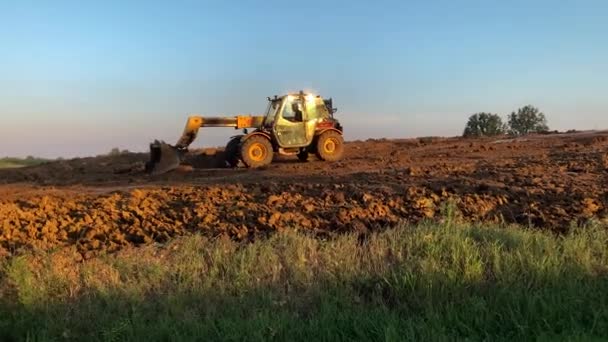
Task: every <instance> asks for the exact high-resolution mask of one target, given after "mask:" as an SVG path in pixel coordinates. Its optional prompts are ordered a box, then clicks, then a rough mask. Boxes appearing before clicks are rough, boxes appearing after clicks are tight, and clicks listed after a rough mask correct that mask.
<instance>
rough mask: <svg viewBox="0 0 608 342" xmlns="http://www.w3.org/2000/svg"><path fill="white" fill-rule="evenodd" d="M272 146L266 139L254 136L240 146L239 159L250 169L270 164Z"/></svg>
mask: <svg viewBox="0 0 608 342" xmlns="http://www.w3.org/2000/svg"><path fill="white" fill-rule="evenodd" d="M272 155H273V151H272V144H271V143H270V140H268V139H267V138H266V137H263V136H260V135H254V136H252V137H250V138H247V140H245V141H244V142H243V143H242V144H241V159H242V160H243V163H245V165H247V167H250V168H257V167H262V166H266V165H269V164H270V163H272Z"/></svg>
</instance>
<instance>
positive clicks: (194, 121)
mask: <svg viewBox="0 0 608 342" xmlns="http://www.w3.org/2000/svg"><path fill="white" fill-rule="evenodd" d="M263 122H264V117H263V116H251V115H239V116H233V117H202V116H198V115H193V116H190V117H189V118H188V121H187V122H186V127H185V128H184V132H183V133H182V136H181V137H180V138H179V140H178V141H177V144H175V147H177V148H179V149H186V148H188V146H190V144H192V142H193V141H194V140H195V139H196V136H197V134H198V130H199V129H200V128H201V127H234V128H235V129H243V128H252V127H260V126H262V123H263Z"/></svg>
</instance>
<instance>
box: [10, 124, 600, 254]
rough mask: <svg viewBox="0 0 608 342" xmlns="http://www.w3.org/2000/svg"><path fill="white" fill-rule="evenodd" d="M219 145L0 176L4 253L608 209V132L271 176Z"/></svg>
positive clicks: (539, 222)
mask: <svg viewBox="0 0 608 342" xmlns="http://www.w3.org/2000/svg"><path fill="white" fill-rule="evenodd" d="M222 153H223V152H222V151H221V150H215V149H206V150H201V151H196V152H195V153H192V154H191V155H190V156H189V160H188V162H189V164H190V166H189V167H187V166H186V167H182V168H180V169H179V170H176V171H174V172H172V173H170V174H165V175H161V176H156V177H149V176H147V175H145V174H144V173H143V167H144V166H143V165H144V161H145V160H146V158H147V156H146V155H144V154H126V155H121V156H116V157H97V158H82V159H74V160H69V161H61V162H53V163H49V164H45V165H41V166H37V167H30V168H23V169H8V170H0V184H2V185H0V225H1V230H0V254H4V255H10V254H13V253H16V252H18V251H19V250H21V249H22V248H27V249H29V248H35V249H43V250H48V249H52V248H55V247H60V246H66V245H76V246H77V247H78V249H79V250H80V251H81V252H82V253H83V254H84V255H85V256H88V255H92V254H94V253H96V252H97V251H101V250H106V251H115V250H118V249H120V248H121V247H123V246H126V245H140V244H146V243H152V242H159V243H163V242H165V241H167V240H168V239H170V238H171V237H174V236H178V235H184V234H190V233H193V232H202V233H204V234H207V235H209V236H229V237H231V238H234V239H240V240H251V239H255V238H257V237H260V236H264V235H266V234H269V233H272V232H275V231H281V230H284V229H302V230H306V231H310V232H311V233H313V234H317V235H320V236H331V235H333V234H337V233H341V232H350V231H355V232H363V233H364V232H367V231H371V230H376V229H381V228H383V227H386V226H390V225H393V224H395V223H397V222H401V221H407V222H417V221H419V220H421V219H425V218H437V217H439V216H440V214H441V210H442V209H441V208H442V206H443V205H444V204H445V203H448V202H452V203H454V204H455V205H456V206H457V207H458V209H459V211H460V215H461V216H462V217H463V218H464V219H467V220H471V221H491V222H505V223H519V224H524V225H531V226H535V227H540V228H546V229H551V230H554V231H558V232H559V231H565V230H567V229H568V227H570V226H571V224H572V223H581V222H584V221H586V220H588V219H591V218H595V219H605V218H606V217H607V216H608V215H607V214H608V132H589V133H574V134H551V135H543V136H530V137H525V138H519V139H508V138H505V139H474V140H471V139H461V138H420V139H409V140H384V139H382V140H367V141H365V142H360V141H357V142H350V143H348V144H347V146H346V155H345V159H344V160H343V161H341V162H336V163H324V162H320V161H317V160H315V159H314V158H311V161H309V162H307V163H301V162H298V161H297V158H295V157H294V158H277V159H278V160H275V163H273V164H272V165H271V166H270V167H268V168H267V169H264V170H246V169H224V168H221V167H222V166H223V163H222V159H223V155H222Z"/></svg>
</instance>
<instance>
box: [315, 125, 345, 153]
mask: <svg viewBox="0 0 608 342" xmlns="http://www.w3.org/2000/svg"><path fill="white" fill-rule="evenodd" d="M316 154H317V158H319V159H321V160H325V161H337V160H340V159H342V155H343V154H344V138H343V137H342V134H340V133H338V132H336V131H333V130H332V131H326V132H324V133H322V134H321V135H320V136H319V138H318V139H317V146H316Z"/></svg>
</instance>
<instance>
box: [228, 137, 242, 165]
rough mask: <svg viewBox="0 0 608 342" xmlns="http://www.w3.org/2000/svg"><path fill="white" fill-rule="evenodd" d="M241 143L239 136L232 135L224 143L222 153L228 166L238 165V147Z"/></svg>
mask: <svg viewBox="0 0 608 342" xmlns="http://www.w3.org/2000/svg"><path fill="white" fill-rule="evenodd" d="M240 145H241V136H237V137H234V138H232V139H230V141H228V144H226V149H225V150H224V155H225V159H226V164H227V165H228V167H237V166H238V165H239V149H240Z"/></svg>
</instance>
